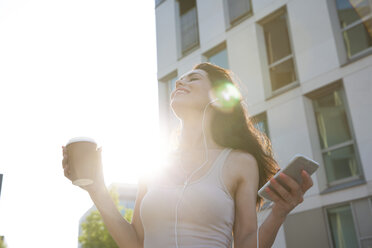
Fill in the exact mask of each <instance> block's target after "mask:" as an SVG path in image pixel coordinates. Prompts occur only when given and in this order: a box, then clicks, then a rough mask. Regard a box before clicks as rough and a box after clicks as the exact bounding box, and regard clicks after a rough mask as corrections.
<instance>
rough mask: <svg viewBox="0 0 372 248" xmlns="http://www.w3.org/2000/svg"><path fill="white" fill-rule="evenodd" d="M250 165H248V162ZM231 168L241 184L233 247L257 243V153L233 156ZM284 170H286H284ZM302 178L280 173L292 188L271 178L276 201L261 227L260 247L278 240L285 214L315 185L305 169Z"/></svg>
mask: <svg viewBox="0 0 372 248" xmlns="http://www.w3.org/2000/svg"><path fill="white" fill-rule="evenodd" d="M247 165H248V166H247ZM230 168H233V169H232V171H236V172H235V173H234V174H235V175H237V177H236V178H237V181H238V185H237V188H236V191H235V223H234V247H235V248H256V247H257V241H256V240H257V215H256V198H257V191H258V188H257V187H258V166H257V162H256V160H255V159H254V157H253V156H252V155H250V154H247V153H244V154H243V153H240V155H238V156H234V157H233V158H232V159H231V167H230ZM282 174H283V173H282ZM302 178H303V182H302V184H301V185H299V184H298V183H297V182H296V181H295V180H293V179H292V178H290V177H289V176H286V175H284V174H283V175H281V178H280V179H281V182H282V183H285V184H286V185H287V186H288V188H289V191H287V190H286V189H285V188H284V187H283V186H281V185H280V184H279V183H278V182H277V181H276V180H273V181H271V183H272V188H273V189H274V190H275V191H276V192H274V191H272V190H270V191H268V194H269V195H270V196H271V198H272V199H273V201H274V204H273V206H272V209H271V213H270V214H269V216H268V217H267V218H266V219H265V221H264V222H263V223H262V225H261V226H260V227H259V245H260V248H268V247H271V246H272V244H273V243H274V241H275V238H276V235H277V233H278V231H279V228H280V226H281V225H282V224H283V222H284V220H285V218H286V216H287V215H288V214H289V213H290V211H292V210H293V209H294V208H295V207H296V206H297V205H298V204H300V203H301V202H302V201H303V195H304V193H305V192H306V191H307V190H308V189H309V188H310V187H311V186H312V184H313V183H312V180H311V177H310V176H309V175H308V174H307V173H306V172H304V173H302Z"/></svg>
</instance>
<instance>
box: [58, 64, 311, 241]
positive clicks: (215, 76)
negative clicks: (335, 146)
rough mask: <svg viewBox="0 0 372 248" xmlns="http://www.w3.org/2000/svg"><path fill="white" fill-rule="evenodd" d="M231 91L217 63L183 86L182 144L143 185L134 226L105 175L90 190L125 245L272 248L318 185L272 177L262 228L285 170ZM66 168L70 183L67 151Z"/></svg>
mask: <svg viewBox="0 0 372 248" xmlns="http://www.w3.org/2000/svg"><path fill="white" fill-rule="evenodd" d="M231 85H234V82H233V80H232V77H231V75H230V73H229V71H227V70H225V69H223V68H221V67H218V66H215V65H212V64H210V63H201V64H198V65H196V66H195V67H194V68H193V70H191V71H190V72H189V73H187V74H185V75H184V76H182V77H181V78H180V79H179V80H178V81H177V82H176V89H175V91H173V92H172V94H171V107H172V109H173V111H174V113H175V114H176V115H177V116H178V118H179V119H180V120H181V122H182V131H181V135H180V139H179V146H178V149H177V152H174V153H173V154H171V156H170V159H169V165H168V166H167V167H166V168H165V169H164V171H163V173H162V174H161V175H159V176H157V177H156V178H153V179H151V180H146V181H142V182H141V183H140V184H139V190H138V195H137V199H136V203H135V208H134V213H133V219H132V223H128V222H126V221H125V220H124V219H123V218H122V217H121V215H120V213H119V212H118V210H117V209H116V207H115V205H114V203H113V202H112V200H111V198H110V195H109V193H108V191H107V189H106V187H105V184H104V181H103V175H102V170H101V173H99V175H98V178H97V180H96V181H95V183H94V184H93V185H90V186H86V187H84V189H85V190H87V191H88V193H89V194H90V196H91V198H92V200H93V202H94V203H95V205H96V206H97V208H98V210H99V211H100V213H101V215H102V217H103V220H104V222H105V224H106V226H107V228H108V230H109V232H110V233H111V235H112V237H113V238H114V240H115V241H116V242H117V244H118V245H119V247H130V248H132V247H145V248H149V247H151V248H168V247H169V248H170V247H172V248H173V247H176V248H178V247H189V248H196V247H203V248H209V247H214V248H216V247H223V248H228V247H231V242H232V241H234V247H235V248H243V247H244V248H247V247H257V246H258V245H259V247H271V246H272V244H273V242H274V240H275V237H276V235H277V232H278V230H279V227H280V226H281V225H282V223H283V222H284V220H285V218H286V216H287V215H288V214H289V212H290V211H291V210H292V209H293V208H295V207H296V206H297V205H298V204H299V203H301V202H302V201H303V195H304V193H305V192H306V191H307V190H308V189H309V188H310V187H311V186H312V180H311V177H310V176H309V175H308V174H307V173H306V172H305V171H303V172H302V177H303V183H302V184H301V185H299V184H298V183H297V182H296V181H294V180H293V179H291V178H290V177H288V176H286V175H284V174H283V173H281V181H282V182H283V183H285V184H286V186H287V188H288V189H289V190H286V189H285V188H284V187H283V186H282V185H281V184H279V183H278V182H276V181H275V180H274V179H271V183H272V185H273V186H272V190H268V191H267V192H268V194H269V195H270V196H271V198H272V199H273V205H272V210H271V213H270V214H269V216H268V217H267V218H266V220H265V221H264V222H263V224H262V225H261V226H260V228H259V229H258V228H257V216H256V209H257V208H258V207H260V206H261V204H262V199H260V198H258V197H257V191H258V189H259V188H261V187H262V186H263V185H264V184H265V183H266V182H267V181H268V180H269V179H270V178H271V177H272V176H273V175H274V174H275V173H276V171H277V170H278V168H279V167H278V165H277V163H276V161H275V159H274V158H273V154H272V151H271V144H270V141H269V140H268V139H267V137H266V136H265V135H263V134H261V133H260V132H259V131H258V130H257V129H256V128H255V127H254V126H253V124H252V122H251V121H250V119H249V118H248V115H247V114H246V112H245V110H244V108H243V105H242V102H241V100H240V99H239V98H236V94H235V95H233V96H231V95H229V92H228V91H224V89H225V88H229V87H226V86H231ZM230 88H231V87H230ZM235 89H236V88H235ZM221 90H222V92H221ZM211 96H212V98H211ZM234 96H235V97H234ZM100 152H101V150H100V149H99V154H100ZM62 164H63V168H64V171H65V176H66V177H67V178H69V167H68V158H67V156H66V155H65V153H64V159H63V161H62ZM101 169H102V168H101ZM257 239H258V240H257ZM257 241H259V242H258V243H259V244H258V243H257Z"/></svg>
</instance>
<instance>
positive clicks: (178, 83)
mask: <svg viewBox="0 0 372 248" xmlns="http://www.w3.org/2000/svg"><path fill="white" fill-rule="evenodd" d="M182 86H185V82H184V81H182V80H181V79H178V80H177V81H176V88H179V87H182Z"/></svg>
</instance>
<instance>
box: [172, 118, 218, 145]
mask: <svg viewBox="0 0 372 248" xmlns="http://www.w3.org/2000/svg"><path fill="white" fill-rule="evenodd" d="M210 120H211V113H210V112H207V113H206V114H205V118H204V135H205V141H206V144H207V149H221V147H220V146H219V145H217V144H216V143H215V142H214V140H213V138H212V135H211V130H210V128H209V123H210ZM202 121H203V114H200V115H199V116H195V115H194V116H193V117H192V118H187V119H186V118H185V119H183V120H182V133H181V138H180V142H179V150H180V151H185V152H196V151H201V152H204V149H205V145H204V142H205V141H204V135H203V126H202Z"/></svg>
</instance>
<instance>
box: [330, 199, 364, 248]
mask: <svg viewBox="0 0 372 248" xmlns="http://www.w3.org/2000/svg"><path fill="white" fill-rule="evenodd" d="M327 212H328V219H329V224H330V227H331V234H332V240H333V245H334V247H335V248H346V247H348V248H353V247H355V248H357V247H359V246H358V239H357V235H356V232H355V225H354V220H353V215H352V213H351V208H350V206H349V205H345V206H341V207H336V208H331V209H328V211H327Z"/></svg>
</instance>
